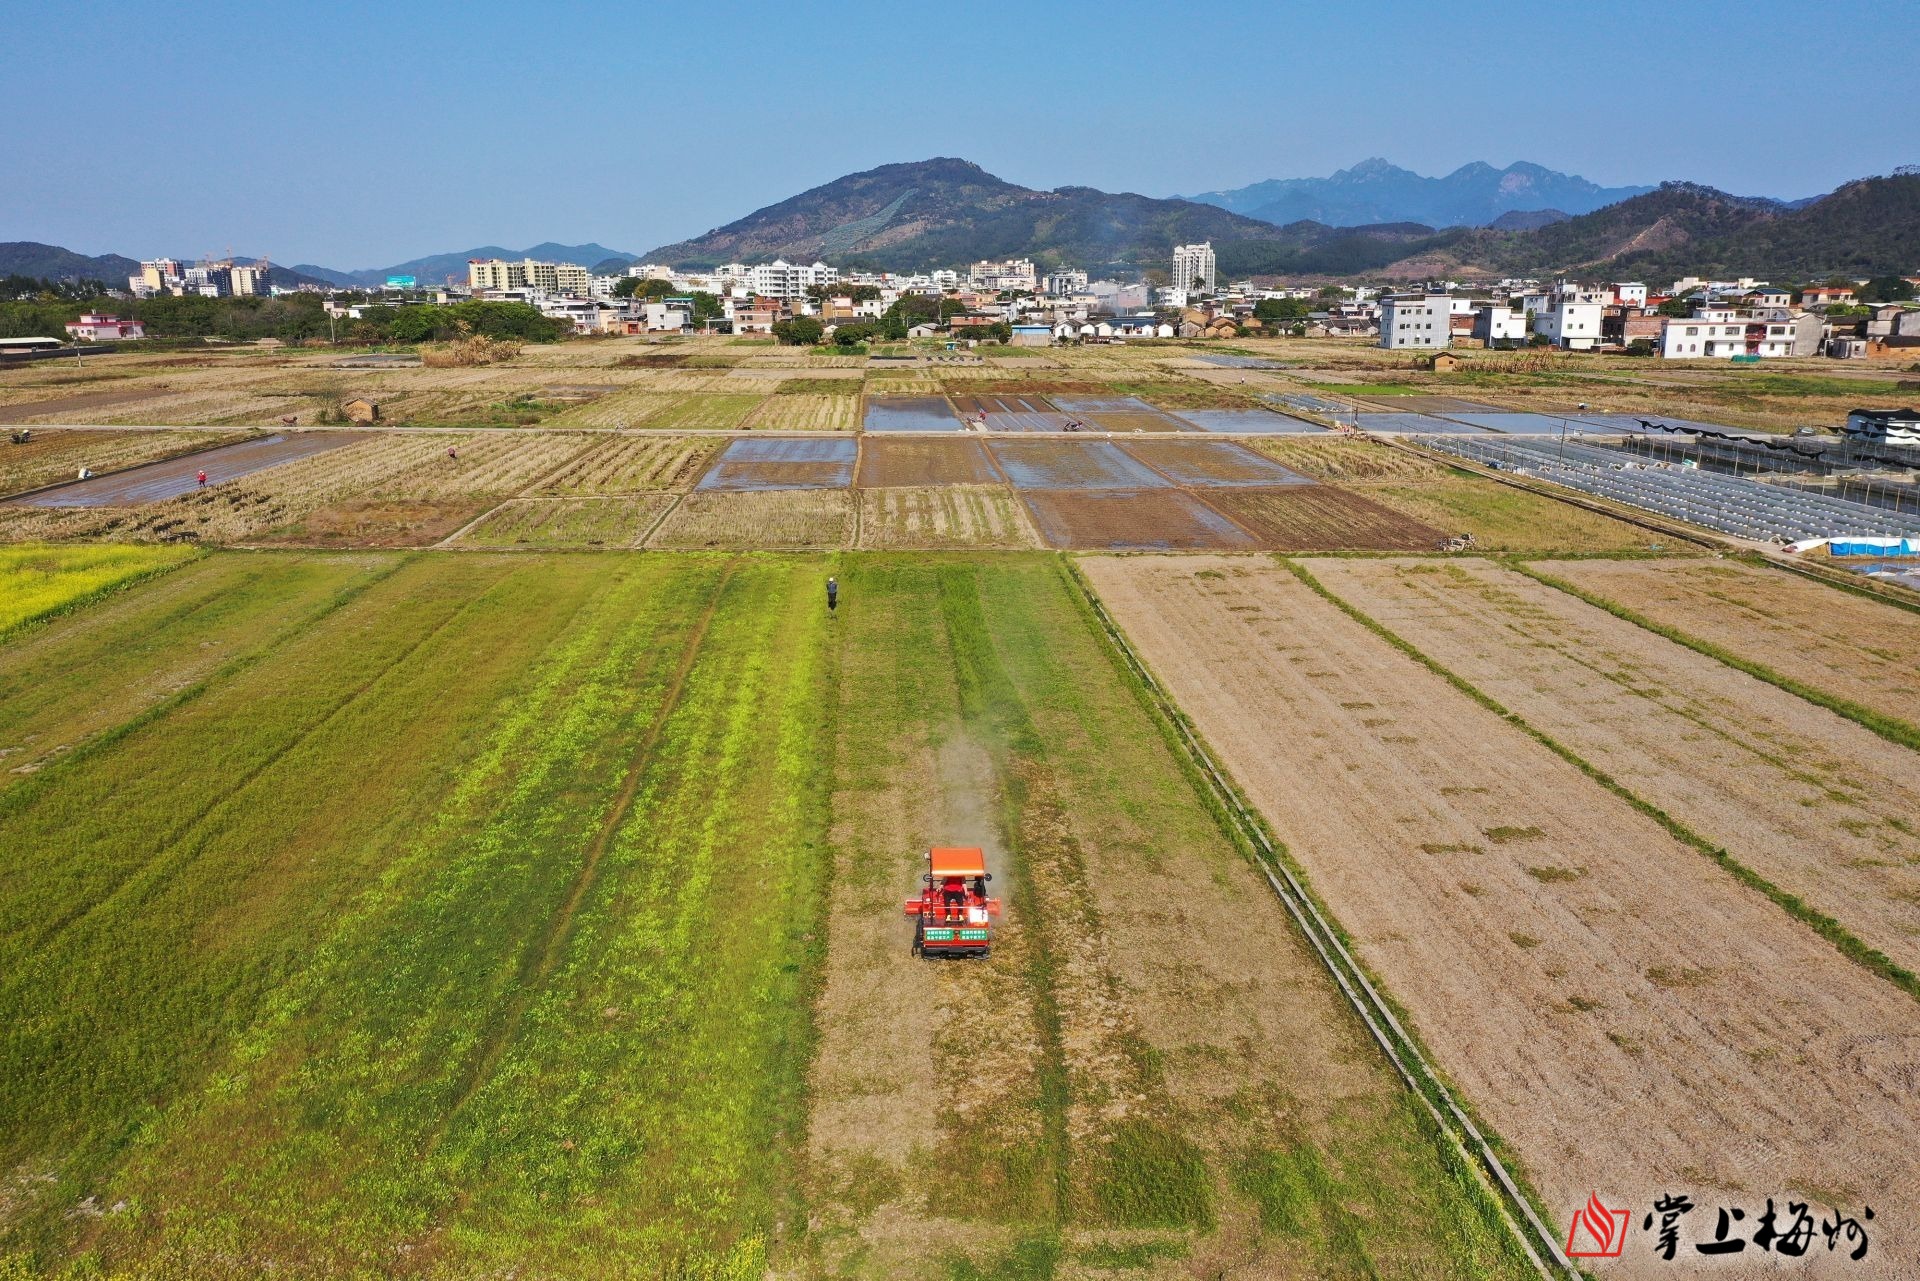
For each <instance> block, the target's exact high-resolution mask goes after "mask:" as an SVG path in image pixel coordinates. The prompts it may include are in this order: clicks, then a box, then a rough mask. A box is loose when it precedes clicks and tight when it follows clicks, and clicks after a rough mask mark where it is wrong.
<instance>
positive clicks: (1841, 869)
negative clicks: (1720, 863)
mask: <svg viewBox="0 0 1920 1281" xmlns="http://www.w3.org/2000/svg"><path fill="white" fill-rule="evenodd" d="M1313 572H1314V575H1315V577H1317V578H1318V579H1319V580H1320V581H1321V582H1322V583H1324V584H1325V585H1326V586H1327V588H1328V589H1329V590H1331V591H1332V592H1333V593H1334V594H1335V595H1337V596H1339V597H1340V598H1341V599H1342V600H1345V601H1347V602H1348V603H1349V604H1351V605H1353V606H1354V607H1356V608H1357V609H1359V610H1360V611H1361V612H1362V613H1364V614H1366V615H1367V616H1368V617H1370V618H1372V619H1374V620H1375V621H1377V622H1379V623H1380V624H1382V625H1383V626H1385V627H1386V628H1387V629H1388V630H1389V631H1391V632H1393V633H1394V634H1395V635H1396V636H1399V637H1400V638H1401V639H1402V640H1404V641H1406V642H1407V643H1408V644H1410V645H1412V646H1413V647H1414V648H1415V649H1417V650H1419V651H1420V652H1421V653H1422V654H1425V655H1426V656H1427V657H1429V658H1431V659H1433V660H1434V661H1435V662H1437V663H1439V664H1440V665H1441V666H1442V667H1444V668H1446V669H1447V670H1448V671H1451V672H1453V673H1454V674H1455V675H1457V676H1460V677H1462V678H1463V679H1465V680H1466V681H1467V682H1468V683H1469V684H1471V685H1473V686H1474V687H1475V688H1477V689H1479V690H1481V691H1483V692H1484V693H1486V694H1487V695H1489V696H1490V697H1492V699H1493V700H1494V701H1495V702H1497V703H1499V704H1500V705H1501V706H1503V707H1505V708H1507V709H1508V710H1509V711H1511V712H1514V713H1515V714H1517V715H1518V716H1519V717H1520V718H1521V719H1522V720H1523V721H1525V722H1526V723H1527V724H1529V725H1531V726H1533V727H1534V728H1535V729H1538V730H1540V731H1542V732H1543V733H1545V734H1547V735H1548V736H1549V737H1551V738H1553V739H1554V740H1555V741H1557V742H1559V743H1562V744H1564V745H1565V746H1566V747H1567V748H1569V749H1570V750H1571V751H1572V752H1573V753H1574V754H1575V755H1577V756H1579V757H1580V758H1581V759H1582V760H1585V761H1587V762H1588V763H1589V764H1591V765H1594V766H1596V767H1597V768H1599V769H1600V770H1601V771H1603V772H1604V773H1606V774H1607V775H1608V776H1609V777H1611V778H1613V779H1614V780H1615V781H1616V782H1618V783H1619V784H1621V785H1622V786H1623V787H1625V788H1626V789H1627V790H1628V791H1630V792H1632V793H1633V794H1634V795H1635V796H1638V797H1640V798H1641V799H1642V800H1644V801H1647V802H1649V803H1650V804H1652V805H1653V806H1655V807H1656V808H1658V809H1660V810H1662V811H1664V812H1665V813H1666V814H1668V815H1670V816H1671V817H1672V818H1674V819H1676V820H1678V821H1679V822H1680V823H1681V824H1683V825H1684V826H1686V827H1687V828H1688V829H1690V830H1691V831H1693V832H1694V833H1695V834H1697V835H1698V836H1700V837H1701V838H1703V839H1704V840H1706V841H1707V842H1708V843H1710V844H1711V845H1713V846H1714V847H1716V848H1724V849H1725V850H1726V851H1727V852H1728V854H1729V855H1731V856H1732V858H1733V859H1734V860H1735V861H1736V862H1738V863H1740V864H1741V865H1743V866H1745V867H1747V868H1750V869H1751V870H1753V871H1755V872H1758V873H1759V874H1760V875H1761V876H1763V877H1765V878H1766V879H1767V880H1768V881H1769V882H1771V883H1772V884H1774V885H1776V886H1778V887H1779V888H1780V889H1781V890H1783V891H1785V892H1786V893H1788V894H1792V895H1795V896H1797V897H1799V898H1800V899H1802V900H1804V901H1805V902H1806V903H1807V904H1808V905H1809V906H1810V907H1812V908H1814V909H1815V910H1816V911H1819V912H1823V913H1825V914H1826V915H1828V916H1830V917H1832V918H1834V919H1835V920H1837V921H1839V923H1840V924H1841V925H1842V926H1843V927H1844V928H1846V929H1847V930H1848V931H1850V932H1851V933H1852V934H1854V935H1855V936H1856V937H1858V938H1860V939H1862V940H1863V941H1864V942H1865V943H1866V944H1867V945H1868V946H1870V947H1873V948H1877V949H1878V950H1880V951H1881V952H1883V953H1885V954H1886V955H1887V956H1889V957H1891V958H1892V959H1893V961H1894V962H1895V963H1896V964H1898V965H1901V966H1903V967H1905V968H1906V969H1908V970H1912V971H1916V972H1920V918H1916V915H1915V911H1914V907H1915V905H1916V904H1920V831H1916V830H1915V825H1916V823H1920V756H1916V755H1915V754H1914V753H1911V752H1907V751H1904V750H1902V749H1900V748H1896V747H1890V746H1889V745H1888V744H1886V743H1885V742H1883V741H1881V740H1880V739H1878V738H1876V737H1875V736H1874V735H1873V734H1872V733H1871V732H1870V731H1868V730H1866V729H1864V728H1862V727H1861V726H1859V725H1856V724H1854V723H1853V722H1851V721H1848V720H1846V719H1845V718H1843V717H1841V716H1838V715H1836V714H1834V713H1833V712H1830V711H1827V710H1826V709H1824V708H1821V707H1816V706H1814V705H1813V704H1811V703H1808V702H1807V701H1805V700H1804V699H1800V698H1796V697H1794V696H1793V695H1791V694H1788V693H1786V692H1785V691H1783V690H1780V689H1776V688H1774V687H1773V686H1771V685H1768V684H1766V683H1764V682H1762V681H1759V680H1756V679H1754V678H1753V677H1751V676H1748V675H1746V674H1744V673H1742V672H1738V671H1735V670H1734V669H1732V668H1730V667H1727V666H1726V665H1724V664H1722V663H1719V662H1716V661H1715V660H1713V659H1711V658H1708V657H1706V656H1704V655H1702V654H1697V653H1695V652H1693V651H1692V650H1689V649H1686V648H1684V647H1683V646H1680V645H1677V644H1675V643H1673V642H1672V641H1668V640H1663V639H1661V638H1660V637H1658V636H1650V635H1648V634H1647V633H1646V632H1645V631H1644V630H1642V629H1641V628H1638V627H1635V626H1634V625H1633V624H1632V623H1629V622H1625V621H1623V620H1621V619H1618V618H1615V617H1613V616H1612V615H1610V614H1607V613H1606V612H1604V611H1602V610H1599V609H1596V608H1594V607H1593V606H1591V605H1588V604H1585V603H1583V602H1581V601H1580V600H1578V599H1577V598H1575V597H1572V596H1569V595H1567V594H1566V593H1564V592H1560V591H1556V590H1554V589H1553V588H1551V587H1548V586H1546V585H1545V584H1543V583H1540V582H1536V581H1535V580H1533V579H1531V578H1528V577H1526V576H1525V575H1523V574H1519V573H1516V572H1514V571H1513V570H1509V569H1503V568H1500V567H1498V566H1495V565H1491V564H1488V563H1487V562H1486V561H1482V560H1459V561H1449V562H1446V563H1435V562H1431V561H1427V562H1407V561H1392V560H1384V561H1336V562H1328V563H1326V564H1323V565H1316V566H1315V568H1314V571H1313Z"/></svg>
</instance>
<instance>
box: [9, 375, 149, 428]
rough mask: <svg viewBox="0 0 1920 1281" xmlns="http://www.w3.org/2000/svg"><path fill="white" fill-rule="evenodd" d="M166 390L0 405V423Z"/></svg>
mask: <svg viewBox="0 0 1920 1281" xmlns="http://www.w3.org/2000/svg"><path fill="white" fill-rule="evenodd" d="M165 391H166V388H165V387H164V386H162V385H159V384H155V385H153V386H148V387H143V388H141V389H140V390H139V391H95V392H89V393H87V394H86V395H84V396H62V397H60V398H59V399H58V400H35V401H29V402H27V403H26V404H24V405H0V423H24V422H26V421H28V420H29V419H31V418H34V417H37V416H38V415H40V414H64V413H71V412H72V411H74V410H76V409H105V408H108V407H109V406H112V405H130V404H133V403H134V402H135V401H140V400H150V399H152V398H153V397H154V396H156V395H159V394H161V393H163V392H165Z"/></svg>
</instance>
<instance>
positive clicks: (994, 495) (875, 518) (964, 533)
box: [859, 485, 1040, 550]
mask: <svg viewBox="0 0 1920 1281" xmlns="http://www.w3.org/2000/svg"><path fill="white" fill-rule="evenodd" d="M859 497H860V542H859V545H860V547H862V548H871V549H879V550H885V549H899V548H910V547H928V548H948V547H951V548H968V547H982V548H984V547H1038V546H1040V539H1039V537H1038V535H1037V534H1035V532H1034V529H1033V526H1032V524H1031V523H1029V521H1028V520H1027V515H1026V510H1025V508H1023V507H1022V506H1021V505H1020V502H1019V500H1018V499H1016V498H1015V497H1014V494H1013V491H1012V490H1011V489H1008V488H1007V487H1006V486H1004V485H941V486H938V487H934V488H925V489H864V490H861V491H860V495H859Z"/></svg>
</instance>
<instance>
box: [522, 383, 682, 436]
mask: <svg viewBox="0 0 1920 1281" xmlns="http://www.w3.org/2000/svg"><path fill="white" fill-rule="evenodd" d="M678 399H679V398H678V397H676V396H674V395H673V394H672V393H670V392H661V391H618V392H614V393H612V394H611V395H606V396H601V397H599V398H598V399H596V400H590V401H588V402H587V403H585V404H583V405H575V406H574V407H573V408H571V409H568V410H565V411H564V412H562V413H558V414H555V415H554V416H553V417H551V418H549V419H546V420H545V424H544V425H545V426H548V427H611V428H621V427H639V426H642V425H644V424H645V423H646V421H647V419H649V418H651V417H653V416H654V415H655V414H658V413H660V412H661V411H662V410H665V409H666V408H667V407H669V406H670V405H673V404H676V403H678Z"/></svg>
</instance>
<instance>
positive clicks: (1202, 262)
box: [1173, 240, 1218, 294]
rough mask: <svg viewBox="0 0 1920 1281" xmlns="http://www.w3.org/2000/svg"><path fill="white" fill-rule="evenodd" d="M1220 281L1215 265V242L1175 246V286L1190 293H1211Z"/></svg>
mask: <svg viewBox="0 0 1920 1281" xmlns="http://www.w3.org/2000/svg"><path fill="white" fill-rule="evenodd" d="M1217 281H1218V274H1217V272H1216V271H1215V269H1214V265H1213V242H1212V241H1210V240H1203V241H1201V242H1200V243H1199V244H1197V245H1175V246H1174V247H1173V287H1174V288H1175V289H1184V290H1186V291H1187V292H1188V293H1189V294H1210V293H1212V292H1213V291H1214V286H1215V284H1216V283H1217Z"/></svg>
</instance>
